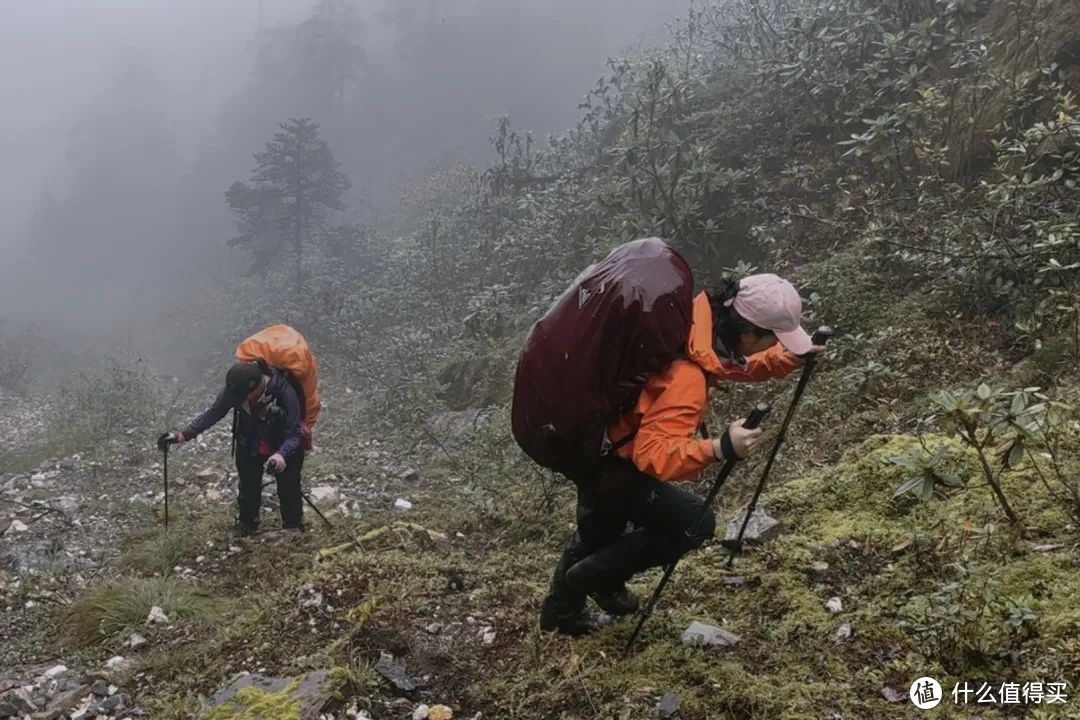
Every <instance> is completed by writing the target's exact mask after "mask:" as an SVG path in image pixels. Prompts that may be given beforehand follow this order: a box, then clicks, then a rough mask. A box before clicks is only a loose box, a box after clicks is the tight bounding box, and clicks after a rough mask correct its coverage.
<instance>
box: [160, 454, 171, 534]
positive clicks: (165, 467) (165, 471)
mask: <svg viewBox="0 0 1080 720" xmlns="http://www.w3.org/2000/svg"><path fill="white" fill-rule="evenodd" d="M161 454H162V468H163V469H162V475H163V479H164V480H165V529H166V530H168V529H169V446H168V445H166V446H165V449H164V450H162V451H161Z"/></svg>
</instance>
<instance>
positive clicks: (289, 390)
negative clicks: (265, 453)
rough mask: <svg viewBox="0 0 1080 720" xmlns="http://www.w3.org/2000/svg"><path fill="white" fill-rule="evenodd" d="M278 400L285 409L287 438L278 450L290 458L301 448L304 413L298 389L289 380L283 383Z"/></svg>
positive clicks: (283, 455)
mask: <svg viewBox="0 0 1080 720" xmlns="http://www.w3.org/2000/svg"><path fill="white" fill-rule="evenodd" d="M278 401H279V402H280V403H281V407H282V408H284V410H285V440H283V441H282V443H281V447H279V448H278V450H277V451H278V453H280V454H281V456H282V457H284V458H288V457H292V455H293V453H295V452H296V451H297V450H298V449H299V448H300V420H301V418H302V416H303V414H304V413H303V409H302V408H301V407H300V398H299V397H298V396H297V394H296V390H294V389H293V386H292V384H291V383H289V382H287V381H286V382H283V383H281V391H280V392H279V393H278Z"/></svg>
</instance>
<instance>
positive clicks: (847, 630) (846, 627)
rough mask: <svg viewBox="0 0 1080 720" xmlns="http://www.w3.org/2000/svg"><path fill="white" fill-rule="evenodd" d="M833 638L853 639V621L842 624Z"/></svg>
mask: <svg viewBox="0 0 1080 720" xmlns="http://www.w3.org/2000/svg"><path fill="white" fill-rule="evenodd" d="M833 639H834V640H837V641H838V642H846V641H848V640H850V639H851V623H844V624H843V625H841V626H840V627H839V628H838V629H837V631H836V633H835V634H834V635H833Z"/></svg>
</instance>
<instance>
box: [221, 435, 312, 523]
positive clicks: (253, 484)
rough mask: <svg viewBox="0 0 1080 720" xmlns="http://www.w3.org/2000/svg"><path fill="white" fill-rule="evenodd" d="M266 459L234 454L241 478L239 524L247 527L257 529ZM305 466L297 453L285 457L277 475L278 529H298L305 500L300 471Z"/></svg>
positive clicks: (238, 452)
mask: <svg viewBox="0 0 1080 720" xmlns="http://www.w3.org/2000/svg"><path fill="white" fill-rule="evenodd" d="M265 464H266V459H265V458H260V457H258V456H255V455H250V454H248V453H246V452H240V451H237V453H236V472H237V473H238V474H239V475H240V492H239V494H238V495H237V504H238V505H239V506H240V522H241V523H242V524H243V525H246V526H248V527H258V525H259V508H260V506H261V505H262V482H263V466H264V465H265ZM303 467H304V453H303V452H299V451H298V452H296V453H295V454H294V455H293V456H292V457H290V458H288V460H287V461H286V463H285V469H284V470H283V471H282V472H280V473H278V474H277V494H278V501H280V503H281V526H282V527H284V528H296V527H300V523H301V521H302V520H303V519H304V499H303V497H302V496H301V495H300V471H301V470H302V469H303Z"/></svg>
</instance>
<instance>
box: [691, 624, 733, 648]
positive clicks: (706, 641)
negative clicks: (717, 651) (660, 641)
mask: <svg viewBox="0 0 1080 720" xmlns="http://www.w3.org/2000/svg"><path fill="white" fill-rule="evenodd" d="M740 640H742V638H741V637H739V636H738V635H736V634H735V633H730V632H728V631H727V630H724V629H723V628H719V627H716V626H715V625H707V624H705V623H702V622H697V621H694V622H693V623H691V625H690V627H688V628H686V631H685V632H684V633H683V635H682V641H683V643H685V644H686V645H696V644H702V645H710V646H712V647H731V646H733V645H735V644H736V643H738V642H739V641H740Z"/></svg>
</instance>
